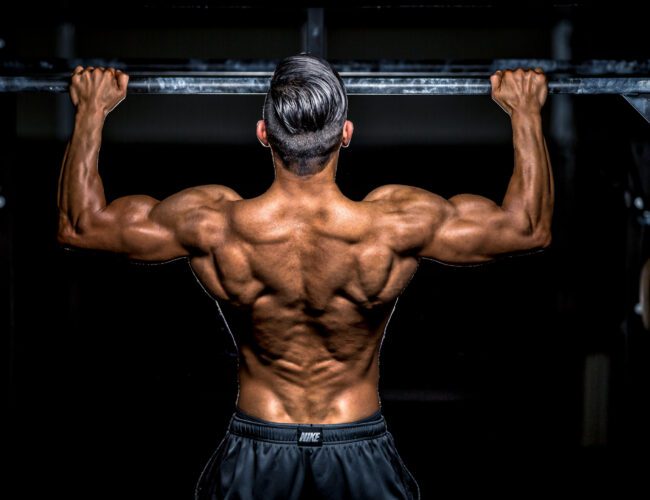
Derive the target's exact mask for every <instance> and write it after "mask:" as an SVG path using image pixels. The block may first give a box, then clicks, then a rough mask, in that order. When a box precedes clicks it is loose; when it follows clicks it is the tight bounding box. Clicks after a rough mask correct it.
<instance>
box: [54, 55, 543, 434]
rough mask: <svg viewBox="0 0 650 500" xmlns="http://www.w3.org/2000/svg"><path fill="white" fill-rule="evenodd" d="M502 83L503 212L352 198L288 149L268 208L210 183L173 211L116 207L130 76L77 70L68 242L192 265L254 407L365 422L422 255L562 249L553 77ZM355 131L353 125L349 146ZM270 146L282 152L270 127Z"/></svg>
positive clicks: (63, 178)
mask: <svg viewBox="0 0 650 500" xmlns="http://www.w3.org/2000/svg"><path fill="white" fill-rule="evenodd" d="M490 80H491V84H492V98H493V99H494V100H495V102H497V104H498V105H499V106H500V107H501V108H502V109H503V110H504V111H505V112H506V113H507V114H508V115H509V116H510V118H511V121H512V132H513V145H514V170H513V175H512V178H511V180H510V182H509V185H508V188H507V192H506V194H505V197H504V199H503V201H502V203H501V204H500V205H499V204H496V203H494V202H493V201H490V200H488V199H486V198H483V197H480V196H476V195H469V194H463V195H458V196H454V197H452V198H450V199H444V198H442V197H440V196H438V195H435V194H433V193H430V192H428V191H425V190H423V189H419V188H416V187H410V186H400V185H388V186H382V187H379V188H378V189H375V190H374V191H372V192H371V193H370V194H368V195H367V196H366V198H365V199H364V200H362V201H360V202H357V201H352V200H350V199H348V198H346V197H345V196H344V195H343V194H342V193H341V191H340V190H339V189H338V187H337V185H336V183H335V174H336V165H337V162H338V156H339V151H338V150H337V151H336V152H335V153H333V155H332V157H331V158H330V160H329V162H328V164H327V166H326V168H325V169H324V170H323V171H321V172H320V173H318V174H316V175H313V176H309V177H298V176H296V175H294V174H292V173H291V172H290V171H289V170H287V169H286V168H284V166H282V164H281V163H280V160H279V158H278V157H277V155H273V162H274V167H275V180H274V182H273V184H272V185H271V186H270V188H269V189H268V190H267V191H266V192H265V193H264V194H262V195H261V196H258V197H257V198H253V199H242V198H241V196H239V195H238V194H237V193H236V192H235V191H233V190H232V189H229V188H227V187H224V186H220V185H207V186H199V187H194V188H190V189H185V190H183V191H180V192H179V193H177V194H174V195H172V196H170V197H169V198H166V199H164V200H162V201H159V200H156V199H154V198H151V197H149V196H143V195H139V196H126V197H122V198H118V199H115V200H113V201H112V202H111V203H109V204H107V202H106V199H105V196H104V189H103V186H102V180H101V178H100V176H99V173H98V156H99V149H100V145H101V139H102V127H103V124H104V120H105V118H106V116H107V115H108V113H109V112H110V111H111V110H112V109H114V108H115V106H117V105H118V104H119V103H120V102H121V101H122V100H123V99H124V98H125V96H126V89H127V84H128V75H126V74H125V73H123V72H120V71H119V70H117V71H116V70H113V69H112V68H108V69H104V68H92V67H88V68H82V67H78V68H76V69H75V71H74V73H73V76H72V82H71V86H70V95H71V99H72V102H73V104H74V105H75V106H76V119H75V127H74V132H73V135H72V138H71V140H70V142H69V144H68V147H67V149H66V152H65V156H64V159H63V166H62V169H61V175H60V180H59V191H58V206H59V230H58V241H59V243H60V244H62V245H66V246H72V247H77V248H88V249H97V250H104V251H110V252H117V253H121V254H125V255H127V256H128V257H129V258H131V259H136V260H139V261H152V262H162V261H167V260H171V259H176V258H179V257H186V258H187V259H188V260H189V263H190V265H191V268H192V269H193V271H194V273H195V275H196V276H197V278H198V279H199V280H200V282H201V283H202V284H203V286H204V287H205V289H206V290H207V291H208V292H209V293H210V294H211V295H212V296H213V297H214V298H215V299H217V300H218V301H219V303H221V304H222V305H224V306H226V304H228V305H227V306H226V307H228V309H229V310H230V313H231V315H232V322H231V326H232V329H233V333H234V335H235V336H236V341H237V344H238V348H239V368H238V377H239V395H238V398H237V402H236V404H237V406H239V407H240V408H241V409H242V410H243V411H245V412H247V413H249V414H251V415H253V416H257V417H259V418H262V419H265V420H270V421H275V422H285V423H323V424H329V423H341V422H348V421H352V420H357V419H361V418H363V417H366V416H368V415H370V414H371V413H373V412H374V411H376V410H378V409H379V408H380V399H379V395H378V382H379V352H380V346H381V341H382V338H383V335H384V330H385V328H386V325H387V323H388V320H389V319H390V315H391V312H392V310H393V308H394V306H395V304H396V301H397V298H398V296H399V295H400V294H401V292H402V291H403V289H404V288H405V287H406V285H407V284H408V282H409V280H410V279H411V277H412V276H413V274H414V273H415V271H416V269H417V267H418V263H419V260H420V259H421V258H429V259H435V260H438V261H441V262H447V263H451V264H470V263H481V262H486V261H489V260H491V259H494V258H496V257H498V256H500V255H504V254H510V253H514V252H520V251H527V250H533V249H539V248H544V247H547V246H548V245H549V244H550V242H551V218H552V212H553V200H554V189H553V176H552V171H551V164H550V161H549V155H548V150H547V148H546V143H545V140H544V136H543V134H542V123H541V116H540V111H541V108H542V106H543V104H544V102H545V100H546V95H547V83H546V77H545V76H544V74H543V73H542V72H541V70H540V69H535V70H523V69H517V70H505V71H497V72H495V73H494V74H493V75H492V76H491V78H490ZM352 131H353V128H352V123H351V122H349V121H346V123H345V126H344V127H343V130H342V134H341V145H342V146H343V147H346V146H347V145H348V144H349V142H350V140H351V137H352ZM257 136H258V139H259V140H260V142H261V143H262V144H263V145H265V146H268V141H267V136H266V128H265V124H264V121H260V122H258V125H257ZM486 168H488V167H487V166H486Z"/></svg>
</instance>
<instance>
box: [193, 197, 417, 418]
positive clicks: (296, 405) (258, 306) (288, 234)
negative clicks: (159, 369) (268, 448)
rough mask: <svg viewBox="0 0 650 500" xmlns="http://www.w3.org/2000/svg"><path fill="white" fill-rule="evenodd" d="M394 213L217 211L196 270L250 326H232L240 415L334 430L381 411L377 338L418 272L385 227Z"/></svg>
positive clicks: (336, 204)
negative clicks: (215, 228) (214, 230)
mask: <svg viewBox="0 0 650 500" xmlns="http://www.w3.org/2000/svg"><path fill="white" fill-rule="evenodd" d="M393 205H394V204H393ZM395 208H396V207H395V206H391V204H390V203H384V202H379V201H363V202H354V201H352V200H349V199H347V198H345V197H344V196H343V195H342V194H341V193H340V192H338V190H333V191H331V192H330V193H329V194H327V195H324V196H319V197H316V198H313V197H301V198H300V197H298V198H296V197H292V198H289V197H287V196H284V195H280V194H276V193H273V192H272V191H271V192H269V193H267V194H265V195H263V196H260V197H258V198H255V199H252V200H239V201H231V202H228V203H226V204H225V206H221V208H220V210H218V211H217V212H216V213H215V217H216V218H221V219H222V220H225V221H227V227H226V228H225V229H224V232H223V233H222V234H219V235H216V236H215V241H214V245H213V246H212V247H211V248H210V250H209V252H208V253H207V255H205V256H200V257H193V258H192V259H191V265H192V268H193V269H194V271H195V273H196V275H197V276H198V278H199V279H200V280H201V282H202V283H203V284H204V286H205V287H206V288H207V290H209V291H210V292H211V293H212V294H213V295H214V296H215V297H216V298H218V299H221V300H224V301H228V302H229V303H231V304H232V305H233V307H235V308H236V309H237V310H238V312H240V313H243V314H237V315H236V316H237V318H242V317H243V318H245V319H244V320H243V321H241V320H239V321H237V324H236V325H234V324H233V326H234V328H233V330H234V334H235V335H236V338H237V343H238V346H239V350H240V362H239V369H240V394H239V400H238V405H239V406H240V407H241V408H242V409H243V410H244V411H248V412H249V413H251V414H253V415H257V416H260V417H262V418H265V419H268V420H271V421H278V422H290V421H293V422H308V421H318V422H322V423H327V422H330V421H331V422H335V421H345V420H349V419H350V418H352V419H357V418H363V417H364V416H367V415H369V414H370V413H372V412H373V411H375V410H376V409H377V408H378V406H379V400H378V396H377V382H378V378H379V371H378V358H379V347H380V341H381V338H382V334H383V332H384V328H385V326H386V322H387V321H388V319H389V316H390V314H391V311H392V309H393V307H394V304H395V302H396V300H397V297H398V295H399V294H400V293H401V291H402V290H403V289H404V287H405V286H406V284H407V283H408V281H409V280H410V278H411V276H412V275H413V273H414V272H415V270H416V268H417V259H416V256H415V255H413V254H411V255H407V254H406V253H405V252H404V249H403V246H404V242H403V241H400V240H399V238H398V237H397V236H398V235H397V234H396V231H395V230H391V228H390V227H389V226H390V221H389V220H387V219H388V218H389V217H391V212H394V211H395ZM228 319H230V318H228Z"/></svg>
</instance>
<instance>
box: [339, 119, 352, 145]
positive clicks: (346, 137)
mask: <svg viewBox="0 0 650 500" xmlns="http://www.w3.org/2000/svg"><path fill="white" fill-rule="evenodd" d="M353 133H354V125H353V124H352V122H351V121H350V120H345V123H344V124H343V140H342V141H341V147H344V148H347V147H348V146H349V145H350V141H351V140H352V134H353Z"/></svg>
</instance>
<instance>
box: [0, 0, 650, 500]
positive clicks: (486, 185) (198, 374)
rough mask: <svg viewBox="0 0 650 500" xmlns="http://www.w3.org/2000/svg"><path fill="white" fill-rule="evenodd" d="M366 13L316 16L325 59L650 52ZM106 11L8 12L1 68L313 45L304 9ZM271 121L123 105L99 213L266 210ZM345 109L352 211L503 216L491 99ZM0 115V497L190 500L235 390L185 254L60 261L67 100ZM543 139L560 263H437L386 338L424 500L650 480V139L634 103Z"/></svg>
mask: <svg viewBox="0 0 650 500" xmlns="http://www.w3.org/2000/svg"><path fill="white" fill-rule="evenodd" d="M377 3H378V4H380V5H382V7H381V8H375V7H370V6H369V5H370V4H368V6H366V7H363V5H360V4H359V5H357V4H352V3H349V4H347V5H346V6H345V7H330V8H327V9H326V17H325V23H326V28H327V48H326V50H327V52H326V55H327V58H328V59H330V60H331V61H333V62H336V61H337V60H349V59H364V60H376V59H404V60H409V61H429V60H459V61H463V60H492V59H498V58H546V59H550V58H565V59H572V60H575V61H582V60H587V59H626V60H633V59H648V57H649V56H650V50H649V44H648V41H647V19H644V18H643V16H641V15H640V14H639V13H638V12H636V13H635V10H634V8H633V7H632V6H629V5H627V4H625V3H620V2H617V3H616V4H611V5H609V6H608V7H606V8H605V7H596V6H595V4H594V5H592V4H589V3H581V2H575V3H568V2H567V3H555V4H545V3H541V2H536V3H532V4H526V5H524V4H519V5H517V6H514V7H513V6H511V5H510V4H508V3H498V2H493V3H492V5H491V6H488V5H487V4H483V3H481V2H472V3H471V4H472V5H473V6H469V5H468V4H465V3H463V2H455V3H442V4H439V5H438V6H432V5H420V6H409V7H401V8H398V7H396V6H391V4H388V3H386V2H383V3H382V2H377ZM98 5H101V7H98ZM98 5H94V4H93V5H92V6H88V5H84V4H77V3H75V2H51V3H50V4H49V6H48V7H47V8H45V10H39V11H38V15H36V14H37V13H36V12H34V10H35V8H34V7H33V6H31V5H20V6H18V8H17V9H18V10H12V11H11V12H10V11H9V8H8V7H2V9H1V10H0V13H1V14H0V39H2V41H3V42H4V43H3V44H0V45H3V47H2V48H0V58H4V59H23V60H38V59H41V58H56V57H63V58H70V57H77V58H82V59H86V60H89V59H92V58H105V59H112V58H116V59H141V60H148V61H151V62H155V61H157V60H169V59H193V58H196V59H229V58H232V59H274V60H277V59H280V58H282V57H284V56H287V55H290V54H294V53H298V52H300V51H301V43H302V41H301V26H302V25H303V23H304V21H305V9H304V7H305V5H303V6H284V7H274V6H270V5H264V4H262V3H258V4H256V3H255V2H249V3H248V5H249V8H245V9H240V8H224V7H222V6H220V5H219V4H216V3H211V2H196V3H192V2H189V3H188V2H186V3H182V2H167V3H157V4H154V3H151V2H149V3H147V2H132V3H128V4H127V3H119V2H118V3H117V4H115V3H113V4H111V5H108V4H98ZM14 9H15V7H14ZM562 30H565V31H564V33H566V32H567V31H566V30H568V32H569V33H570V36H569V37H568V40H569V42H568V49H567V44H564V48H561V46H562V43H561V42H560V41H558V40H559V39H560V38H561V36H562V35H561V33H562V32H563V31H562ZM567 50H568V52H567ZM262 102H263V96H154V95H131V96H129V97H127V99H126V101H125V102H123V103H122V104H121V105H120V106H119V107H118V108H117V109H116V110H115V111H114V112H113V113H112V114H111V116H110V117H109V118H108V120H107V124H106V128H105V133H104V142H103V145H102V150H101V156H100V172H101V174H102V177H103V179H104V182H105V187H106V193H107V197H108V199H109V200H110V199H113V198H115V197H117V196H122V195H127V194H135V193H145V194H150V195H153V196H156V197H165V196H167V195H169V194H172V193H173V192H175V191H178V190H180V189H182V188H184V187H187V186H191V185H195V184H201V183H220V184H226V185H228V186H230V187H232V188H234V189H235V190H237V191H238V192H239V193H241V194H242V195H243V196H244V197H251V196H255V195H258V194H260V193H262V192H263V191H264V190H265V189H266V188H267V187H268V185H269V184H270V182H271V181H272V179H273V177H272V166H271V161H270V155H269V154H268V151H267V150H265V149H263V148H262V147H260V146H259V144H258V143H257V140H256V138H255V135H254V127H255V122H256V121H257V120H258V119H259V118H260V117H261V107H262ZM349 102H350V104H349V106H350V111H349V118H350V119H351V120H352V121H353V122H354V124H355V136H354V139H353V141H352V145H351V147H350V148H349V149H347V150H345V151H343V152H342V154H341V159H340V163H339V174H338V177H337V179H338V181H339V184H340V186H341V189H342V190H343V192H344V193H346V194H347V195H348V196H350V197H351V198H353V199H357V200H358V199H361V198H362V197H363V196H364V195H365V194H366V193H367V192H368V191H369V190H371V189H373V188H375V187H377V186H379V185H381V184H384V183H404V184H411V185H417V186H421V187H424V188H426V189H430V190H432V191H435V192H437V193H439V194H441V195H443V196H451V195H453V194H457V193H462V192H470V193H477V194H481V195H484V196H488V197H490V198H491V199H493V200H495V201H500V200H501V198H502V196H503V194H504V192H505V188H506V186H507V182H508V179H509V176H510V174H511V172H512V165H513V151H512V143H511V129H510V124H509V120H508V117H507V116H506V115H505V114H504V113H503V112H502V111H501V109H500V108H499V107H498V106H496V105H495V104H494V103H493V102H492V101H491V100H490V99H489V98H488V97H487V96H483V97H472V96H455V97H443V96H430V97H414V96H408V97H396V96H381V97H378V96H350V97H349ZM0 106H1V107H0V112H1V115H0V116H1V125H0V127H2V141H3V142H2V148H1V150H0V159H1V160H2V171H1V172H0V175H1V177H0V195H2V196H3V197H4V200H5V201H6V204H5V206H4V208H2V209H0V231H1V233H0V236H1V245H2V246H1V247H0V258H1V259H2V261H1V262H0V264H1V265H2V269H1V270H0V272H1V273H2V274H1V275H0V279H1V280H2V281H1V287H2V291H1V293H2V303H1V306H2V316H1V317H0V319H1V323H0V329H1V330H0V331H1V333H2V342H3V347H4V348H6V349H5V350H3V352H5V354H4V355H3V359H4V361H6V370H5V372H4V373H5V374H6V376H5V378H4V381H5V382H6V383H5V388H6V391H5V401H6V403H7V414H8V415H9V419H8V420H7V422H8V423H7V424H5V430H6V435H5V439H6V442H7V443H8V444H9V446H8V447H3V448H5V449H6V450H8V454H9V457H8V458H9V463H10V464H11V465H10V468H9V469H8V470H7V471H6V472H7V477H8V478H9V479H11V481H10V482H9V484H10V485H13V486H14V488H15V489H14V491H13V492H12V493H11V494H10V496H9V497H5V498H40V497H42V496H54V495H55V494H56V495H57V496H58V495H61V496H62V497H64V498H72V497H75V498H76V497H79V498H97V497H100V496H102V497H103V496H106V495H108V496H112V497H114V498H131V497H134V498H135V497H137V498H174V499H185V498H191V494H192V491H193V487H194V483H195V481H196V479H197V478H198V475H199V473H200V472H201V469H202V467H203V465H204V463H205V462H206V461H207V459H208V457H209V455H210V454H211V452H212V451H213V449H214V448H215V447H216V445H217V444H218V442H219V441H220V439H221V437H222V436H223V433H224V430H225V426H226V425H227V422H228V419H229V417H230V415H231V413H232V411H233V409H234V401H235V396H236V392H237V385H236V373H235V368H236V362H235V358H234V357H233V355H232V352H233V345H232V342H231V340H230V337H229V336H228V335H227V333H226V332H225V330H224V328H223V322H222V321H221V319H220V317H219V315H218V311H217V308H216V306H215V304H214V301H212V300H211V299H210V298H209V297H208V296H207V295H205V294H204V293H203V291H202V290H201V288H200V286H199V285H198V284H197V283H196V281H195V279H194V277H193V276H192V274H191V272H190V270H189V268H188V266H187V263H186V262H185V261H176V262H173V263H169V264H165V265H138V264H134V263H130V262H127V261H126V260H124V259H121V258H119V257H115V256H112V255H106V254H96V253H84V252H74V251H72V252H71V251H64V250H62V249H61V248H59V247H57V245H56V242H55V227H56V217H57V212H56V196H55V195H56V181H57V175H58V169H59V167H60V163H61V159H62V156H63V152H64V149H65V144H66V141H67V139H68V137H69V135H68V134H69V130H70V129H69V127H70V124H71V116H72V115H71V113H72V107H71V105H70V103H69V99H68V97H67V96H65V95H53V94H20V95H9V94H0ZM567 116H568V117H569V118H568V121H567V118H566V117H567ZM543 123H544V131H545V136H546V139H547V142H548V145H549V149H550V154H551V159H552V164H553V168H554V171H555V176H556V187H557V192H556V196H557V200H556V211H555V217H554V227H553V236H554V239H553V244H552V246H551V247H550V248H549V249H548V250H546V251H544V252H542V253H538V254H533V255H527V256H518V257H512V258H504V259H500V260H498V261H496V262H494V263H491V264H488V265H484V266H478V267H450V266H444V265H441V264H436V263H432V262H423V263H422V265H421V266H420V270H419V271H418V274H417V275H416V277H415V279H414V280H413V281H412V283H411V285H410V286H409V288H408V289H407V290H406V291H405V293H404V294H403V296H402V298H401V299H400V302H399V305H398V307H397V310H396V312H395V314H394V316H393V319H392V321H391V323H390V325H389V327H388V332H387V336H386V339H385V342H384V344H383V350H382V363H381V374H382V375H381V381H380V392H381V395H382V402H383V411H384V415H385V417H386V419H387V422H388V425H389V429H390V430H391V432H392V433H393V434H394V436H395V439H396V443H397V446H398V449H399V450H400V453H401V455H402V457H403V459H404V461H405V462H406V464H407V466H408V467H409V469H410V470H411V472H412V473H413V474H414V476H415V477H416V479H417V480H418V482H419V485H420V489H421V493H422V498H424V499H429V498H436V497H439V498H451V497H452V496H462V494H463V493H467V492H469V491H472V492H477V491H478V492H482V493H485V492H489V493H496V494H501V493H504V492H509V493H516V494H518V496H519V498H527V497H528V496H530V495H532V493H533V492H537V491H539V490H542V489H546V488H548V489H549V490H550V491H557V488H559V487H560V485H563V487H568V488H570V492H576V493H584V492H586V491H592V490H593V491H601V490H602V488H603V487H605V486H607V485H613V486H615V487H616V488H617V489H618V494H619V495H618V497H619V498H621V497H622V494H621V490H620V488H622V487H624V486H625V485H629V484H630V482H631V481H635V480H640V479H642V478H643V476H642V473H641V472H639V470H642V469H643V466H645V465H647V456H646V455H647V449H648V446H649V445H650V432H649V430H648V429H649V421H650V412H649V411H648V410H647V402H648V374H649V373H648V368H647V367H648V363H647V361H646V358H647V356H648V354H650V352H649V345H648V335H649V333H648V332H646V331H645V330H644V329H643V326H642V324H641V320H640V318H639V316H638V315H637V314H635V313H634V305H635V304H636V303H637V301H638V296H637V290H638V275H639V270H640V266H641V264H642V262H643V260H644V258H645V256H646V255H647V248H646V245H645V242H644V234H643V232H642V228H641V227H640V226H639V225H638V224H637V223H636V215H637V214H636V213H635V212H634V210H633V209H630V208H628V206H626V202H625V193H626V192H627V193H629V195H628V201H629V199H630V196H631V197H632V198H633V197H634V196H637V195H639V196H642V195H643V190H644V187H645V188H647V174H646V173H645V171H646V170H647V167H648V150H649V148H650V145H649V137H650V134H649V131H650V124H648V123H646V122H645V121H644V120H643V118H642V117H641V116H640V115H639V114H638V113H637V112H636V111H635V110H634V109H633V108H631V107H630V106H629V105H628V104H627V103H626V102H625V101H624V100H623V98H622V97H620V96H557V95H551V96H549V98H548V100H547V104H546V106H545V108H544V110H543ZM563 124H564V125H563ZM567 124H568V125H567ZM643 165H645V167H646V170H641V171H640V175H637V176H638V182H637V183H636V184H635V185H633V184H631V181H630V179H635V178H636V177H635V174H634V172H637V173H638V172H639V169H641V167H642V166H643ZM628 205H629V203H628ZM639 453H640V454H639ZM636 466H641V468H640V469H637V468H636ZM442 490H444V491H445V492H446V493H442ZM449 491H455V494H453V495H452V494H450V493H447V492H449Z"/></svg>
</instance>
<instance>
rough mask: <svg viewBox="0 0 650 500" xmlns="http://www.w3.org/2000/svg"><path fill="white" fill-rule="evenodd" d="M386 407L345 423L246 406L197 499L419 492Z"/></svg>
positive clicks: (314, 499) (313, 499) (358, 497)
mask: <svg viewBox="0 0 650 500" xmlns="http://www.w3.org/2000/svg"><path fill="white" fill-rule="evenodd" d="M419 498H420V491H419V487H418V484H417V482H416V481H415V479H414V478H413V476H412V475H411V473H410V472H409V470H408V469H407V468H406V465H404V462H403V461H402V459H401V458H400V456H399V454H398V452H397V449H396V448H395V442H394V440H393V436H392V434H391V433H390V432H389V431H388V429H387V427H386V421H385V419H384V416H383V415H382V413H381V410H378V411H377V412H376V413H374V414H373V415H371V416H370V417H367V418H364V419H362V420H357V421H354V422H348V423H343V424H284V423H276V422H268V421H266V420H261V419H259V418H256V417H253V416H250V415H247V414H246V413H244V412H242V411H241V410H239V409H238V408H237V409H236V410H235V412H234V413H233V415H232V417H231V419H230V423H229V424H228V429H227V430H226V434H225V436H224V438H223V439H222V440H221V443H219V446H218V447H217V449H216V450H215V451H214V453H213V454H212V456H211V457H210V459H209V460H208V462H207V464H206V465H205V467H204V469H203V472H202V473H201V475H200V477H199V480H198V483H197V485H196V490H195V500H217V499H229V500H230V499H232V500H235V499H237V500H307V499H308V500H318V499H323V500H343V499H350V500H352V499H354V500H363V499H368V500H370V499H372V500H382V499H385V500H389V499H390V500H393V499H400V500H401V499H419Z"/></svg>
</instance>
